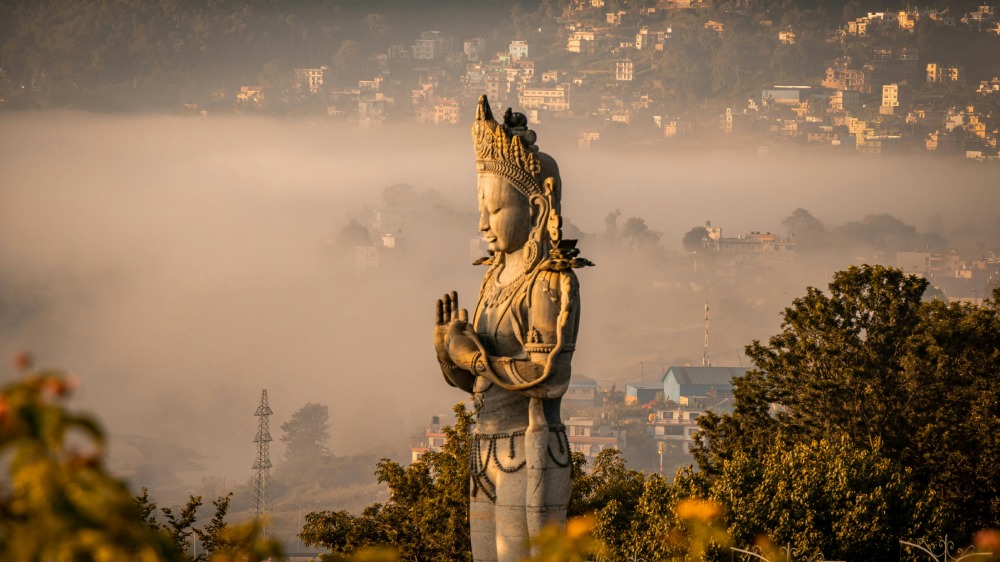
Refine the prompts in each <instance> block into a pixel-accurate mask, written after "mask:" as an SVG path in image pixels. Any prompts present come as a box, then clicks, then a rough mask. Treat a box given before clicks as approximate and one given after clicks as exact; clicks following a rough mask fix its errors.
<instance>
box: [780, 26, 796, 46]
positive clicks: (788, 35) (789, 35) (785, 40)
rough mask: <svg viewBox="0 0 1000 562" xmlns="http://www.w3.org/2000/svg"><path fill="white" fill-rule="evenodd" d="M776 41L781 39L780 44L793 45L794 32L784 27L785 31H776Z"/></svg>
mask: <svg viewBox="0 0 1000 562" xmlns="http://www.w3.org/2000/svg"><path fill="white" fill-rule="evenodd" d="M778 41H781V44H782V45H794V44H795V32H794V31H792V30H791V29H786V30H785V31H779V32H778Z"/></svg>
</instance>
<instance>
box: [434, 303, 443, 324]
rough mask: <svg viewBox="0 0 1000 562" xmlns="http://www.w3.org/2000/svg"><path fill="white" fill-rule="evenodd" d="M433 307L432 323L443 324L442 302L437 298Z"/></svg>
mask: <svg viewBox="0 0 1000 562" xmlns="http://www.w3.org/2000/svg"><path fill="white" fill-rule="evenodd" d="M434 309H435V310H434V323H435V324H444V303H443V302H441V299H438V301H437V306H436V307H434Z"/></svg>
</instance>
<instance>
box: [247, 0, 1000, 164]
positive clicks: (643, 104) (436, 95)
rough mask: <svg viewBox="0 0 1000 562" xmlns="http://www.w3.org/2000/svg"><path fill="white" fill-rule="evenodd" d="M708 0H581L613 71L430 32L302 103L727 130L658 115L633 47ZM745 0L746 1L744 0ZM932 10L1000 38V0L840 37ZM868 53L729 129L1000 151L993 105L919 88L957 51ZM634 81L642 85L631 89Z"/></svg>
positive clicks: (367, 120)
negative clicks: (483, 104) (939, 56)
mask: <svg viewBox="0 0 1000 562" xmlns="http://www.w3.org/2000/svg"><path fill="white" fill-rule="evenodd" d="M699 4H702V2H698V1H695V0H692V1H690V2H688V1H660V2H657V3H654V4H653V5H652V6H645V7H634V6H628V5H627V4H625V7H624V8H622V7H621V6H620V5H616V6H619V7H616V8H611V7H610V4H609V5H607V6H606V5H605V3H604V2H603V0H575V1H574V2H572V3H571V4H570V7H569V8H568V10H567V12H566V13H565V14H564V15H563V18H561V19H560V20H559V24H560V25H561V28H562V31H561V33H562V35H561V36H560V37H561V38H563V39H564V40H565V45H564V46H563V48H564V49H565V51H567V52H569V53H576V54H581V55H594V54H606V55H607V56H606V57H604V60H606V63H605V64H604V65H603V66H600V68H597V67H594V66H593V65H586V67H585V68H582V69H576V68H572V67H568V68H550V67H539V65H538V64H537V61H536V59H533V58H532V56H533V54H534V53H532V48H533V46H532V45H531V44H529V42H528V41H524V40H513V41H510V42H508V43H507V44H506V45H505V46H504V48H503V49H502V50H500V51H499V52H488V48H487V42H486V40H484V39H483V38H482V37H471V38H465V39H458V38H456V37H452V36H448V35H446V34H444V33H442V32H440V31H434V30H426V31H423V32H421V33H420V36H419V37H418V38H416V39H415V40H414V42H413V43H412V44H411V45H408V46H407V45H393V46H391V47H390V48H389V49H388V50H387V51H386V52H384V53H380V54H377V55H375V56H373V57H371V58H370V60H369V62H370V67H371V68H372V71H373V75H372V76H371V77H370V78H368V79H364V80H360V81H359V82H358V83H357V86H356V87H348V88H343V87H341V88H331V87H330V85H329V82H330V80H328V75H329V72H330V69H329V68H327V67H325V66H320V67H316V68H296V69H294V71H293V73H294V80H293V84H294V91H293V92H292V94H293V95H298V96H300V98H299V99H300V100H301V99H302V97H311V98H312V99H313V101H316V99H319V100H320V101H321V102H322V103H325V104H326V112H327V114H329V115H331V116H342V117H347V118H350V119H353V120H356V121H357V122H358V123H360V124H361V125H364V126H374V125H378V124H380V123H383V122H385V121H386V120H387V119H390V118H399V117H401V118H405V119H411V120H416V121H417V122H420V123H426V124H433V125H454V124H457V123H459V122H464V121H467V120H469V119H471V117H470V116H471V115H472V112H471V109H470V108H472V107H474V106H475V103H476V100H477V99H478V97H479V96H480V95H481V94H484V93H485V94H487V95H488V96H489V97H490V99H491V100H495V105H496V106H498V107H503V106H516V107H518V108H519V109H520V110H522V111H524V112H525V113H527V114H528V117H529V120H530V122H532V123H539V122H543V121H545V120H546V119H549V118H563V117H573V118H575V119H577V120H578V121H581V122H584V123H592V124H593V127H592V128H589V125H585V126H587V127H588V129H587V130H586V131H584V132H583V133H582V134H580V138H579V142H580V146H581V147H583V148H589V147H591V146H593V145H594V144H595V143H600V142H601V141H602V133H601V129H602V128H603V127H604V126H605V125H607V124H621V125H625V126H629V125H636V124H638V125H641V126H642V129H643V130H644V131H648V130H650V127H649V125H654V126H655V128H656V130H658V131H659V134H660V135H661V138H668V139H669V138H675V137H676V138H684V137H685V136H689V135H691V134H692V133H694V132H698V131H700V130H705V129H706V127H707V128H708V129H711V128H712V127H714V125H712V122H713V118H712V117H711V115H710V114H713V113H715V111H716V110H707V111H708V113H706V114H705V115H693V114H685V115H668V114H665V113H662V112H661V113H657V112H656V108H657V107H659V105H658V104H657V102H656V101H655V100H653V99H651V97H650V92H651V91H652V89H651V88H649V87H648V86H649V84H648V82H649V80H648V79H645V78H641V77H640V75H641V74H642V73H643V72H645V71H647V70H648V68H645V67H642V68H640V64H639V63H637V62H636V61H635V60H633V58H635V57H636V56H638V55H637V54H638V53H640V52H644V51H652V52H655V51H659V50H663V49H664V46H665V45H666V44H668V42H669V41H671V40H673V37H674V30H673V28H672V27H671V23H670V22H671V20H670V18H669V17H668V13H669V12H670V10H672V9H676V8H684V7H697V6H698V5H699ZM737 4H738V6H737V8H740V7H741V6H740V5H739V4H742V3H737ZM743 7H745V6H743ZM595 14H596V16H595ZM598 16H603V17H598ZM755 17H756V19H757V20H758V21H757V23H758V24H759V25H761V26H763V27H765V28H767V27H771V26H774V25H775V22H774V21H773V20H772V19H771V18H770V17H769V16H768V14H763V15H758V16H755ZM924 20H927V21H933V22H935V24H936V25H951V26H964V27H966V28H969V29H971V30H974V31H976V32H982V33H996V34H998V35H1000V20H998V18H997V17H996V9H995V8H993V7H992V6H989V5H982V6H980V7H979V8H978V9H977V10H975V11H973V12H969V13H966V14H949V13H948V10H940V11H939V10H935V9H915V8H908V9H905V10H899V11H896V12H872V13H868V14H867V15H866V16H863V17H859V18H856V19H853V20H851V21H847V22H846V23H845V24H844V25H843V27H842V28H840V29H837V30H831V31H830V33H829V37H827V40H828V41H830V42H837V41H840V42H844V41H847V40H848V39H849V38H850V37H855V38H856V37H866V36H868V35H870V34H872V33H874V32H875V30H876V28H884V27H885V26H896V27H898V28H900V29H902V30H909V31H913V30H914V28H915V26H916V25H918V23H919V22H921V21H924ZM704 27H705V29H707V30H711V31H713V32H715V33H719V34H725V33H726V27H725V24H724V23H721V22H717V21H713V20H707V21H705V22H704ZM774 33H775V37H776V38H777V40H778V41H779V42H780V43H781V44H783V45H794V44H795V43H796V40H797V34H796V31H795V30H794V29H792V28H784V29H775V30H774ZM561 40H562V39H561ZM852 40H853V39H852ZM855 54H856V53H855ZM864 59H865V60H852V58H851V57H848V56H844V57H842V58H839V59H836V60H833V61H830V62H829V65H828V66H827V68H826V71H825V74H823V73H822V71H821V70H820V69H817V79H819V82H820V84H819V85H812V86H800V85H776V86H773V87H770V88H765V89H764V90H763V91H762V92H761V96H760V98H759V99H751V100H748V102H747V104H746V106H745V107H742V108H741V107H730V108H727V109H726V110H725V114H724V115H722V116H720V117H718V121H719V124H720V125H721V129H722V131H723V132H725V133H730V134H731V133H741V132H742V133H748V134H753V135H756V136H761V135H763V136H767V137H771V138H772V140H779V139H780V140H789V139H794V140H796V141H799V142H804V143H809V144H813V145H822V146H830V147H845V148H850V149H855V150H857V151H860V152H869V153H882V152H892V151H899V150H918V149H920V150H928V151H938V152H947V151H952V152H958V153H963V154H965V155H966V156H967V157H969V158H972V159H979V160H987V159H996V158H997V148H998V147H997V137H998V132H997V131H996V130H995V129H994V130H990V129H989V127H988V126H987V125H986V122H985V116H984V115H983V111H984V107H983V105H984V104H972V105H968V106H965V107H951V106H942V105H941V102H940V100H939V99H935V98H933V97H930V98H928V99H920V98H918V97H916V96H915V95H914V93H915V91H916V90H918V89H919V88H920V87H921V86H922V85H923V84H925V83H948V82H963V81H964V80H966V74H967V72H966V69H964V68H962V67H961V66H959V65H956V64H954V62H953V61H948V60H927V59H926V57H922V56H921V54H920V53H919V52H918V51H917V49H915V48H912V47H911V48H907V47H879V48H873V49H871V50H870V52H869V53H867V54H866V55H865V56H864ZM539 60H543V59H539ZM647 66H648V65H647ZM633 83H634V84H635V86H634V87H628V88H621V87H620V86H622V85H632V84H633ZM978 92H979V95H981V96H995V95H1000V77H994V78H992V79H990V80H985V81H982V82H981V84H980V86H979V88H978ZM268 95H270V94H268ZM583 98H587V99H586V101H584V100H583ZM236 100H237V104H238V105H240V106H244V107H254V106H261V105H264V104H266V103H268V100H267V99H266V98H265V92H264V91H263V90H262V89H261V88H260V87H258V86H244V87H242V88H241V90H240V92H239V93H238V94H237V95H236ZM595 100H596V101H595ZM650 109H652V111H650ZM650 119H651V120H652V123H649V120H650Z"/></svg>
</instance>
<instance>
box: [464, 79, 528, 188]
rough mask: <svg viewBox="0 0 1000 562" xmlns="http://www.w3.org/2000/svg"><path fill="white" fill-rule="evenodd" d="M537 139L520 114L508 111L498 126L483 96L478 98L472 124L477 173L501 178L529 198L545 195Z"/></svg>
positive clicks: (526, 120)
mask: <svg viewBox="0 0 1000 562" xmlns="http://www.w3.org/2000/svg"><path fill="white" fill-rule="evenodd" d="M536 138H537V136H536V135H535V132H534V131H531V130H529V129H528V118H527V117H526V116H525V115H524V114H523V113H513V112H512V111H511V110H510V109H509V108H508V109H507V112H506V113H504V116H503V123H497V122H496V120H494V119H493V112H492V111H491V110H490V103H489V101H488V100H487V99H486V96H485V95H483V96H480V98H479V109H478V110H477V111H476V121H475V123H473V124H472V143H473V145H475V148H476V171H477V172H480V173H493V174H497V175H499V176H502V177H504V178H506V179H508V180H510V181H511V183H513V184H514V185H515V186H517V188H518V189H520V190H521V191H522V192H523V193H524V194H525V195H528V196H531V195H535V194H539V195H541V194H544V190H543V188H542V181H543V180H544V178H542V161H541V159H540V158H539V157H538V147H537V146H536V145H535V139H536Z"/></svg>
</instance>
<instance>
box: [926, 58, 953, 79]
mask: <svg viewBox="0 0 1000 562" xmlns="http://www.w3.org/2000/svg"><path fill="white" fill-rule="evenodd" d="M960 78H961V68H960V67H958V66H956V65H944V64H939V63H936V62H929V63H927V81H928V82H958V81H959V79H960Z"/></svg>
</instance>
